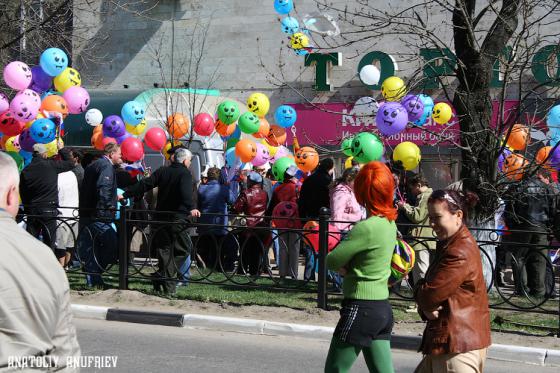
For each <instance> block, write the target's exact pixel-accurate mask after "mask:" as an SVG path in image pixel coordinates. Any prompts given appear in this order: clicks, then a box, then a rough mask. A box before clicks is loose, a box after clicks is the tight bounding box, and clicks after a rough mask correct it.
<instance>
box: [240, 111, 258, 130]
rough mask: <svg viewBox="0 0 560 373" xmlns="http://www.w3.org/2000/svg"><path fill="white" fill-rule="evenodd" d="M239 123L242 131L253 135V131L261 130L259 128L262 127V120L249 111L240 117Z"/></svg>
mask: <svg viewBox="0 0 560 373" xmlns="http://www.w3.org/2000/svg"><path fill="white" fill-rule="evenodd" d="M237 125H238V126H239V129H240V130H241V132H243V133H247V134H249V135H252V134H253V133H256V132H258V131H259V128H260V127H261V120H260V119H259V117H257V116H256V115H255V114H253V113H251V112H249V111H248V112H246V113H243V114H242V115H241V116H240V117H239V120H238V121H237Z"/></svg>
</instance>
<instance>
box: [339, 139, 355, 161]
mask: <svg viewBox="0 0 560 373" xmlns="http://www.w3.org/2000/svg"><path fill="white" fill-rule="evenodd" d="M352 140H354V137H347V138H345V139H344V140H342V144H340V150H342V153H343V154H344V155H345V156H347V157H350V156H352Z"/></svg>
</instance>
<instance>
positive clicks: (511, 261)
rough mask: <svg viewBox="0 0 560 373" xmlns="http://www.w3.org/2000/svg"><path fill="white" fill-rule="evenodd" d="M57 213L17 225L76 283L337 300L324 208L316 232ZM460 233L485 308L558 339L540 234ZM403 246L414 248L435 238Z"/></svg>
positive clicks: (547, 239) (232, 218) (548, 258)
mask: <svg viewBox="0 0 560 373" xmlns="http://www.w3.org/2000/svg"><path fill="white" fill-rule="evenodd" d="M66 215H67V216H66V217H61V216H57V217H48V216H43V215H21V216H19V217H18V219H19V220H20V221H21V222H22V223H33V224H35V225H37V224H40V225H41V224H42V226H43V228H44V229H41V233H40V236H41V237H40V238H42V239H43V240H44V241H46V242H50V241H53V242H55V243H53V245H56V246H57V247H58V248H60V249H67V250H69V251H70V252H71V253H72V261H73V263H74V266H73V268H71V269H69V271H70V272H71V273H80V274H83V275H85V276H86V277H87V281H88V284H90V285H96V284H97V285H99V284H100V283H101V282H102V279H103V277H104V276H112V277H115V276H118V283H119V285H118V287H119V288H120V289H128V288H129V282H130V281H143V282H147V283H154V284H157V283H158V282H159V283H161V282H163V283H171V282H172V283H174V284H178V285H186V284H188V283H198V284H208V285H209V286H210V285H228V286H235V287H245V288H259V289H282V290H285V291H299V292H309V293H315V294H316V298H317V306H318V307H319V308H322V309H327V301H328V298H329V297H337V296H340V295H341V291H340V282H341V281H342V280H341V278H340V277H339V276H338V275H337V274H336V273H333V272H331V271H328V270H327V268H326V260H325V258H326V255H327V254H328V251H329V249H330V248H331V249H332V246H333V244H334V242H336V240H337V239H339V238H340V235H341V234H342V235H344V233H345V232H342V233H340V232H338V231H337V230H336V229H333V224H334V223H342V222H333V221H331V220H330V216H329V214H328V210H325V211H322V213H321V215H320V216H319V219H318V221H317V224H316V226H314V227H311V228H310V227H309V226H306V229H304V228H303V225H304V224H303V223H304V222H303V221H300V220H298V219H293V218H276V222H279V224H278V225H279V226H281V227H271V226H270V219H268V218H266V217H264V218H263V217H257V219H263V221H262V223H260V224H258V225H257V226H252V224H251V223H252V220H253V219H255V217H251V216H242V215H219V214H206V215H205V220H206V221H209V223H201V222H200V221H198V222H197V221H176V220H173V219H170V216H169V214H164V213H158V212H155V211H145V210H134V209H131V208H128V207H126V206H121V207H120V210H119V212H118V214H117V217H116V218H115V219H113V220H105V221H103V220H91V221H84V220H82V221H81V222H80V221H79V217H78V212H77V210H75V211H74V214H72V216H68V214H66ZM49 219H50V220H52V219H55V220H56V227H57V229H56V233H54V234H55V235H56V239H55V240H52V237H50V236H51V235H52V234H53V233H51V231H52V229H51V230H49V229H47V226H48V225H49ZM226 219H227V222H225V220H226ZM350 224H351V223H350ZM470 229H471V232H472V233H473V235H474V236H475V238H476V239H477V242H478V244H479V247H480V253H481V261H482V265H483V271H484V277H485V281H486V285H487V289H488V293H489V300H490V306H491V308H494V309H501V310H514V311H522V312H532V313H535V314H539V313H541V314H549V315H558V334H559V335H560V300H559V296H558V290H559V286H560V262H559V260H558V259H557V258H558V256H559V254H555V253H556V251H557V250H559V248H560V245H558V243H557V242H555V241H554V240H553V238H552V236H551V235H549V233H548V232H543V231H542V230H533V231H531V230H526V231H507V232H505V231H501V230H497V229H493V228H485V227H471V228H470ZM179 233H181V237H180V238H178V234H179ZM187 233H188V234H187ZM404 239H405V240H406V241H407V242H408V243H409V244H411V246H413V247H415V249H421V248H423V247H426V248H427V247H428V243H429V242H430V241H434V240H435V237H412V236H409V235H405V236H404ZM179 241H181V242H179ZM185 247H186V251H185V252H182V250H183V249H184V248H185ZM162 250H163V251H166V250H167V253H168V257H171V258H172V260H170V261H169V267H168V268H167V270H164V271H163V273H171V274H172V276H165V275H164V276H162V275H161V273H162V268H161V263H163V260H162V255H161V253H162ZM187 254H188V255H187ZM164 256H165V255H164ZM552 258H556V260H555V261H554V262H553V261H552ZM271 263H275V265H272V264H271ZM71 267H72V265H71ZM158 273H159V275H158ZM543 273H544V274H543ZM535 274H537V275H538V279H535V276H536V275H535ZM535 284H536V285H542V286H544V295H541V294H533V293H532V292H531V291H530V288H531V286H533V287H534V286H536V285H535ZM412 288H413V281H412V279H411V278H409V279H406V280H403V282H402V283H400V284H397V286H393V287H392V288H391V289H390V290H391V294H392V295H391V299H394V300H400V301H410V302H413V296H412Z"/></svg>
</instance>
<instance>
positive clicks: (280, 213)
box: [272, 201, 301, 229]
mask: <svg viewBox="0 0 560 373" xmlns="http://www.w3.org/2000/svg"><path fill="white" fill-rule="evenodd" d="M272 223H273V224H274V227H276V228H280V229H299V228H300V227H301V220H299V211H298V205H297V203H295V202H291V201H282V202H280V203H279V204H277V205H276V206H275V207H274V209H273V210H272Z"/></svg>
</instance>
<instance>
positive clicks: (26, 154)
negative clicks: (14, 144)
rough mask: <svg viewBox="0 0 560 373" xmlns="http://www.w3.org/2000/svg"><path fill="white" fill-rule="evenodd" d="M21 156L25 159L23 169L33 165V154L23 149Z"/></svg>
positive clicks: (20, 152)
mask: <svg viewBox="0 0 560 373" xmlns="http://www.w3.org/2000/svg"><path fill="white" fill-rule="evenodd" d="M19 155H20V156H21V157H22V158H23V167H26V166H27V165H28V164H30V163H31V160H32V159H33V153H31V152H28V151H25V150H23V149H20V150H19Z"/></svg>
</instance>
